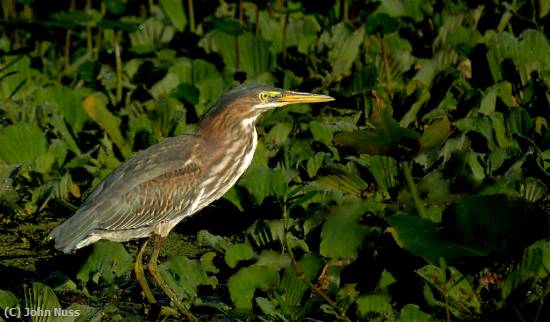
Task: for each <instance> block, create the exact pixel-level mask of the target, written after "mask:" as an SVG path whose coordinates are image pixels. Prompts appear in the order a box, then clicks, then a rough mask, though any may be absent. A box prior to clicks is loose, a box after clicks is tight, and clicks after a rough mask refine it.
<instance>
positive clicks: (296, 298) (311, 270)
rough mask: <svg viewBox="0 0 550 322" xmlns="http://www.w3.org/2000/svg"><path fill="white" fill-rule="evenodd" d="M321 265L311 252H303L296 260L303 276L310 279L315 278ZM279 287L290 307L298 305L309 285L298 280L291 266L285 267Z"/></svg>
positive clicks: (320, 261) (321, 262)
mask: <svg viewBox="0 0 550 322" xmlns="http://www.w3.org/2000/svg"><path fill="white" fill-rule="evenodd" d="M322 265H323V261H322V260H321V259H320V258H318V257H317V256H315V255H313V254H305V255H304V257H302V258H301V259H300V260H299V261H298V266H299V267H300V268H301V269H302V270H303V271H304V276H305V277H306V278H307V279H308V280H310V281H312V280H313V279H315V277H316V276H317V274H318V273H319V270H320V269H321V267H322ZM280 288H281V290H283V292H284V294H285V296H284V299H285V303H286V304H287V305H288V306H290V307H293V306H298V305H300V303H302V298H303V297H304V295H305V294H306V292H307V291H308V290H309V287H308V286H307V285H306V284H305V283H304V282H303V281H302V280H300V278H299V277H298V275H297V274H296V271H295V270H294V269H293V268H292V267H287V268H286V269H285V271H284V275H283V278H282V279H281V284H280Z"/></svg>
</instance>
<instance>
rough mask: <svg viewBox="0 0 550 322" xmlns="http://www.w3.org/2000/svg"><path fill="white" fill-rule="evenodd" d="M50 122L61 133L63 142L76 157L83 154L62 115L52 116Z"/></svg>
mask: <svg viewBox="0 0 550 322" xmlns="http://www.w3.org/2000/svg"><path fill="white" fill-rule="evenodd" d="M49 121H50V124H51V125H52V126H53V127H54V129H55V130H56V131H58V132H59V135H60V136H61V138H62V139H63V142H65V143H66V145H67V147H68V148H69V149H70V150H71V151H73V152H74V153H75V154H76V155H80V154H82V152H81V151H80V148H79V147H78V145H77V144H76V141H75V140H74V137H73V135H72V134H71V132H70V131H69V128H68V127H67V124H66V123H65V120H64V119H63V117H62V116H61V115H52V116H51V117H50V118H49Z"/></svg>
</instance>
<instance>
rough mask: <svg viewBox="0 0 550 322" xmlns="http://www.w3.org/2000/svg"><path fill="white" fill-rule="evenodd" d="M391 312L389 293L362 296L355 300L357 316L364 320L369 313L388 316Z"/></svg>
mask: <svg viewBox="0 0 550 322" xmlns="http://www.w3.org/2000/svg"><path fill="white" fill-rule="evenodd" d="M392 312H393V308H392V305H391V296H390V294H389V293H379V294H370V295H362V296H360V297H359V298H358V299H357V314H358V315H359V316H361V317H363V318H365V317H366V316H367V315H368V314H369V313H380V314H384V315H389V314H391V313H392Z"/></svg>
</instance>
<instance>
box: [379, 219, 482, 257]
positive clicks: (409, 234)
mask: <svg viewBox="0 0 550 322" xmlns="http://www.w3.org/2000/svg"><path fill="white" fill-rule="evenodd" d="M386 221H387V222H388V223H389V224H390V225H391V228H390V229H389V230H388V231H389V232H390V233H391V234H392V236H393V238H394V240H395V242H396V243H397V244H398V245H399V246H400V247H402V248H404V249H406V250H408V251H409V252H411V253H412V254H414V255H417V256H422V257H424V258H425V259H426V260H427V261H428V262H430V263H439V259H440V258H444V259H446V260H448V261H449V260H453V259H456V258H459V257H467V256H484V255H486V253H485V252H482V251H480V250H478V249H476V248H474V247H472V248H467V247H462V246H460V245H457V244H454V243H451V242H449V241H447V240H445V239H443V237H442V236H441V235H440V234H439V229H438V227H437V225H436V224H435V223H433V222H431V221H429V220H424V219H421V218H420V217H418V216H412V215H408V214H399V215H393V216H390V217H387V218H386Z"/></svg>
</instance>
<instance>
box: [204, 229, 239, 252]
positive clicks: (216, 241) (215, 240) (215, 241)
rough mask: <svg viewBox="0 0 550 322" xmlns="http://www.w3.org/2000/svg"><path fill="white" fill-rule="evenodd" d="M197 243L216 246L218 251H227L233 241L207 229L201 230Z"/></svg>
mask: <svg viewBox="0 0 550 322" xmlns="http://www.w3.org/2000/svg"><path fill="white" fill-rule="evenodd" d="M197 243H198V244H199V245H206V246H209V247H212V248H214V249H215V250H217V251H225V250H226V249H228V248H229V247H230V246H231V242H229V241H227V240H226V239H225V238H223V237H222V236H218V235H213V234H211V233H209V232H208V231H207V230H204V229H202V230H199V232H198V233H197Z"/></svg>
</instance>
